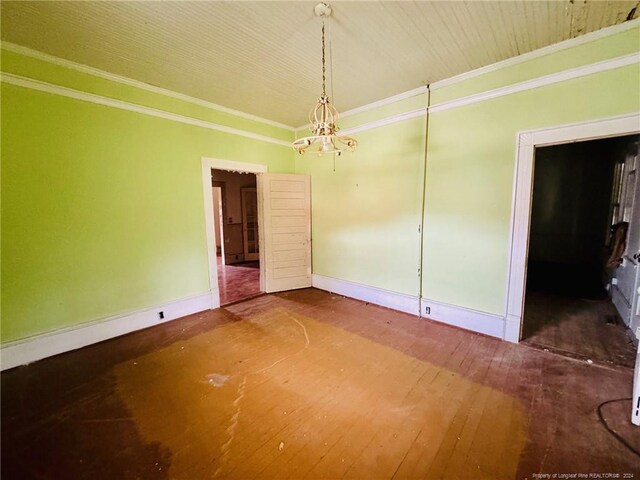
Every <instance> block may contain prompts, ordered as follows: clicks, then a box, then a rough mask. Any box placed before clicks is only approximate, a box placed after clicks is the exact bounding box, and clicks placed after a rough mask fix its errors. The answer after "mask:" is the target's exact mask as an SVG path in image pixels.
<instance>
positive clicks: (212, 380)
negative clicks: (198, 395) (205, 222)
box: [207, 373, 229, 388]
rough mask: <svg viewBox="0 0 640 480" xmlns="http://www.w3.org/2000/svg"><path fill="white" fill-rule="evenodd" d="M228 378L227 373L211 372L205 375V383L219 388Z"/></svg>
mask: <svg viewBox="0 0 640 480" xmlns="http://www.w3.org/2000/svg"><path fill="white" fill-rule="evenodd" d="M228 379H229V375H223V374H221V373H212V374H210V375H207V383H208V384H209V385H212V386H214V387H216V388H220V387H221V386H223V385H224V384H225V383H226V382H227V380H228Z"/></svg>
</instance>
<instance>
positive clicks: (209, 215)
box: [201, 157, 267, 308]
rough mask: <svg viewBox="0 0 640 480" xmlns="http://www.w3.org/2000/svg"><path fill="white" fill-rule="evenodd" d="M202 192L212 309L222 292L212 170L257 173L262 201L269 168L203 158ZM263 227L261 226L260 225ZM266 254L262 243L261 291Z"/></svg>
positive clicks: (257, 183)
mask: <svg viewBox="0 0 640 480" xmlns="http://www.w3.org/2000/svg"><path fill="white" fill-rule="evenodd" d="M201 164H202V191H203V199H204V223H205V229H206V232H205V233H206V237H207V260H208V268H209V288H210V289H211V292H212V294H213V298H212V299H211V303H212V305H214V306H213V307H212V308H218V307H220V290H219V286H218V260H217V258H216V257H217V252H216V236H215V233H214V232H215V227H214V224H215V220H214V218H215V217H214V215H213V190H212V189H211V178H212V176H211V170H230V171H232V172H242V173H255V174H256V189H257V194H258V199H260V194H261V189H262V182H261V175H260V174H261V173H266V172H267V166H266V165H262V164H259V163H249V162H236V161H233V160H223V159H221V158H209V157H202V159H201ZM258 221H259V222H261V221H262V205H261V204H259V205H258ZM260 226H261V225H260ZM260 231H261V230H260V229H259V230H258V237H259V238H258V240H259V241H260V240H261V236H260ZM265 264H266V262H265V253H264V249H263V248H262V243H260V289H261V290H262V289H263V281H264V278H265Z"/></svg>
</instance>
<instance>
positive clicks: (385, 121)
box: [340, 107, 427, 135]
mask: <svg viewBox="0 0 640 480" xmlns="http://www.w3.org/2000/svg"><path fill="white" fill-rule="evenodd" d="M426 114H427V108H426V107H423V108H419V109H418V110H413V111H411V112H407V113H398V114H396V115H391V116H389V117H385V118H381V119H380V120H375V121H373V122H369V123H365V124H362V125H359V126H357V127H352V128H345V129H344V130H341V131H340V134H341V135H352V134H354V133H358V132H364V131H366V130H371V129H372V128H378V127H384V126H385V125H391V124H393V123H398V122H401V121H403V120H409V119H410V118H416V117H421V116H423V115H426Z"/></svg>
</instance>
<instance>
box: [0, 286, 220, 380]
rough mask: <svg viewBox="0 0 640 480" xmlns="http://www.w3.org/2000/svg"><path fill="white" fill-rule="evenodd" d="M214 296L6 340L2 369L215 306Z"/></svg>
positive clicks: (0, 356) (1, 354)
mask: <svg viewBox="0 0 640 480" xmlns="http://www.w3.org/2000/svg"><path fill="white" fill-rule="evenodd" d="M211 298H212V297H211V293H210V292H207V293H203V294H200V295H195V296H192V297H187V298H183V299H180V300H175V301H173V302H169V303H164V304H161V305H156V306H154V307H150V308H145V309H142V310H136V311H133V312H129V313H125V314H122V315H116V316H112V317H107V318H104V319H102V320H98V321H95V322H89V323H83V324H81V325H77V326H73V327H70V328H64V329H60V330H56V331H53V332H49V333H45V334H42V335H36V336H34V337H29V338H25V339H24V340H18V341H16V342H7V343H3V344H2V345H1V347H0V364H1V365H0V370H7V369H9V368H13V367H17V366H20V365H26V364H28V363H31V362H35V361H36V360H40V359H42V358H46V357H51V356H53V355H58V354H60V353H64V352H69V351H71V350H76V349H78V348H82V347H86V346H87V345H91V344H94V343H98V342H102V341H104V340H108V339H110V338H114V337H119V336H120V335H125V334H127V333H130V332H134V331H136V330H141V329H143V328H147V327H152V326H154V325H159V324H161V323H165V322H169V321H171V320H175V319H177V318H180V317H184V316H186V315H191V314H194V313H197V312H202V311H203V310H208V309H210V308H211V307H212V305H211ZM161 311H162V312H163V313H164V318H163V319H160V318H159V317H158V313H159V312H161Z"/></svg>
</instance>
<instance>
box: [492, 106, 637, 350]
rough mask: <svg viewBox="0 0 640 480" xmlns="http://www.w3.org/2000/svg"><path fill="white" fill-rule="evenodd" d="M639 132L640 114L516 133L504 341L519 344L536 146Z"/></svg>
mask: <svg viewBox="0 0 640 480" xmlns="http://www.w3.org/2000/svg"><path fill="white" fill-rule="evenodd" d="M638 133H640V113H633V114H630V115H622V116H616V117H610V118H603V119H598V120H592V121H588V122H583V123H575V124H569V125H559V126H555V127H549V128H543V129H537V130H528V131H524V132H518V133H517V134H516V163H515V169H514V177H513V190H512V191H513V197H512V207H511V222H510V226H509V232H510V235H509V237H510V245H509V259H508V265H507V292H506V301H505V303H506V318H505V322H504V334H503V338H504V339H505V340H507V341H510V342H514V343H518V342H519V341H520V337H521V335H522V321H523V312H524V300H525V288H526V275H527V260H528V251H529V233H530V232H529V227H530V221H531V198H532V195H533V168H534V160H535V149H536V147H543V146H551V145H561V144H564V143H573V142H581V141H587V140H597V139H601V138H608V137H618V136H622V135H634V134H638Z"/></svg>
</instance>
